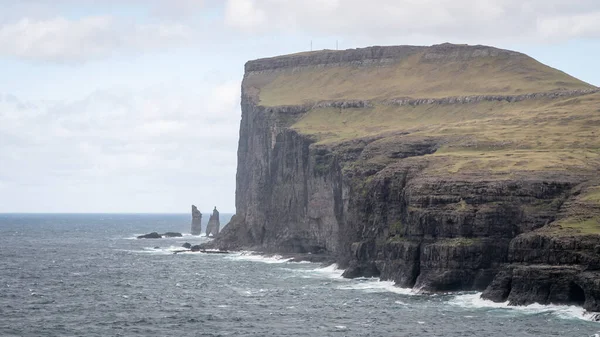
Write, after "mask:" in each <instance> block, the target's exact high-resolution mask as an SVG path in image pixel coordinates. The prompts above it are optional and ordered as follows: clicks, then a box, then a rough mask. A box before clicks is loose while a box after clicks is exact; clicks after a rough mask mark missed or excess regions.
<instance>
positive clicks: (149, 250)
mask: <svg viewBox="0 0 600 337" xmlns="http://www.w3.org/2000/svg"><path fill="white" fill-rule="evenodd" d="M123 251H125V252H129V253H136V254H154V255H171V254H173V253H175V252H177V253H178V254H187V253H192V252H191V251H188V250H187V249H185V248H183V247H181V246H169V247H144V248H142V250H131V249H124V250H123Z"/></svg>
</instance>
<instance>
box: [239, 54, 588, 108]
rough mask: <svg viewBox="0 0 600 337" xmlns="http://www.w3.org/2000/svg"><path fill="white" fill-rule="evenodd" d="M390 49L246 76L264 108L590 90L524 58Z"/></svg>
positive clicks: (298, 62)
mask: <svg viewBox="0 0 600 337" xmlns="http://www.w3.org/2000/svg"><path fill="white" fill-rule="evenodd" d="M390 48H397V50H398V51H397V52H396V53H393V54H391V53H390V54H391V55H387V54H386V53H385V50H384V52H375V51H378V50H375V51H373V50H371V51H370V52H366V51H364V50H358V51H360V52H362V53H360V54H359V55H358V56H356V53H357V52H356V51H357V50H350V51H322V52H312V53H306V54H296V55H290V56H284V57H279V58H273V59H266V60H262V61H261V60H258V61H251V62H250V63H249V64H248V65H247V69H250V70H252V69H262V70H260V71H259V70H257V71H249V72H247V75H246V78H245V81H244V82H245V86H246V87H247V88H253V89H254V90H255V91H256V92H257V93H258V100H259V102H260V104H261V105H265V106H279V105H298V104H306V103H316V102H322V101H344V100H387V99H393V98H400V97H410V98H443V97H453V96H472V95H521V94H527V93H537V92H548V91H559V90H573V89H589V88H592V86H591V85H589V84H587V83H585V82H582V81H580V80H578V79H576V78H574V77H572V76H569V75H567V74H565V73H564V72H561V71H559V70H556V69H553V68H551V67H548V66H546V65H544V64H541V63H539V62H537V61H536V60H534V59H532V58H530V57H528V56H526V55H524V54H520V53H516V52H511V51H506V50H501V49H495V48H492V47H484V46H466V45H450V44H444V45H437V46H432V47H411V46H405V47H390ZM400 48H406V51H402V49H400ZM393 51H396V50H393ZM252 62H256V66H254V67H253V65H254V63H252ZM261 62H262V63H265V64H269V65H271V67H269V66H263V65H262V64H261ZM311 62H312V65H311ZM258 65H261V67H258Z"/></svg>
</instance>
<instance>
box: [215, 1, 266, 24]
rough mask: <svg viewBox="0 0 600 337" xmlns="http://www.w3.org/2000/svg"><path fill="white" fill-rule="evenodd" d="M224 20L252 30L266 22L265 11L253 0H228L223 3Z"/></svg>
mask: <svg viewBox="0 0 600 337" xmlns="http://www.w3.org/2000/svg"><path fill="white" fill-rule="evenodd" d="M225 22H226V23H227V24H228V25H229V26H231V27H235V28H239V29H243V30H247V29H250V30H254V29H255V28H262V26H264V25H266V24H268V22H267V14H266V11H265V10H264V9H261V8H260V7H259V4H256V3H255V2H254V1H253V0H228V1H227V3H226V5H225Z"/></svg>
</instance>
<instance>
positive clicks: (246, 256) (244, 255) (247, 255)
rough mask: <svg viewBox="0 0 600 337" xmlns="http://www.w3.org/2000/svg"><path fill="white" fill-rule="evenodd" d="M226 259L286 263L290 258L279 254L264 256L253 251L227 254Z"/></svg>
mask: <svg viewBox="0 0 600 337" xmlns="http://www.w3.org/2000/svg"><path fill="white" fill-rule="evenodd" d="M225 258H226V259H228V260H238V261H252V262H262V263H270V264H271V263H286V262H289V261H290V260H291V258H283V257H282V256H280V255H273V256H264V255H259V254H256V253H254V252H247V251H244V252H240V253H233V254H228V255H227V256H226V257H225Z"/></svg>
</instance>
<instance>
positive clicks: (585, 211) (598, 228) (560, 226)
mask: <svg viewBox="0 0 600 337" xmlns="http://www.w3.org/2000/svg"><path fill="white" fill-rule="evenodd" d="M562 208H563V213H564V214H563V216H562V217H561V218H559V219H558V220H557V221H555V222H553V223H551V224H550V225H548V226H546V227H543V228H541V229H540V232H541V233H549V234H551V235H589V234H597V235H600V186H591V187H587V188H586V189H584V190H583V191H582V193H580V194H579V195H577V196H574V197H573V199H572V200H571V202H570V203H568V204H566V205H564V206H563V207H562Z"/></svg>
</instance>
